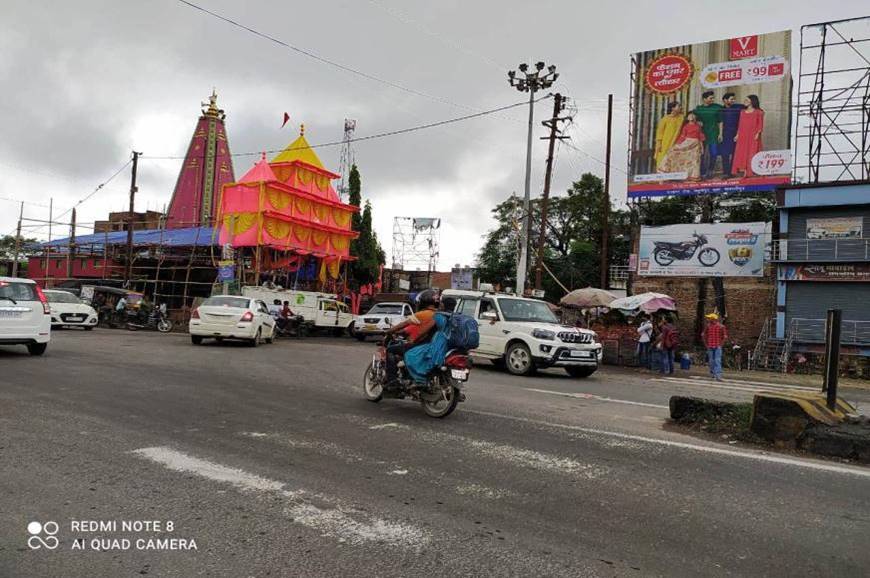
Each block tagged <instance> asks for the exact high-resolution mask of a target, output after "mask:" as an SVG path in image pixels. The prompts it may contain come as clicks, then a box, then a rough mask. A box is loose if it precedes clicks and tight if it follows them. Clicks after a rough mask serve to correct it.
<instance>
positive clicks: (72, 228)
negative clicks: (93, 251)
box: [66, 207, 76, 280]
mask: <svg viewBox="0 0 870 578" xmlns="http://www.w3.org/2000/svg"><path fill="white" fill-rule="evenodd" d="M75 247H76V210H75V207H73V210H72V220H70V222H69V243H68V245H67V249H66V278H67V280H68V279H72V276H73V275H72V269H73V265H72V264H73V252H74V251H75Z"/></svg>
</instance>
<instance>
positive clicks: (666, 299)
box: [608, 293, 677, 313]
mask: <svg viewBox="0 0 870 578" xmlns="http://www.w3.org/2000/svg"><path fill="white" fill-rule="evenodd" d="M608 307H610V308H611V309H620V310H622V311H635V310H638V309H640V310H641V311H643V312H644V313H655V312H656V311H659V310H660V309H665V310H667V311H676V310H677V303H676V301H674V298H673V297H671V296H669V295H665V294H664V293H641V294H639V295H631V296H629V297H623V298H622V299H616V300H615V301H613V302H611V303H610V305H608Z"/></svg>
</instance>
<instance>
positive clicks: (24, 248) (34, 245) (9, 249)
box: [0, 235, 40, 261]
mask: <svg viewBox="0 0 870 578" xmlns="http://www.w3.org/2000/svg"><path fill="white" fill-rule="evenodd" d="M18 245H19V246H18V259H19V260H20V259H25V258H27V257H29V256H31V255H36V254H38V253H39V252H40V249H39V241H37V240H36V239H34V238H30V237H21V241H20V242H19V244H18ZM14 258H15V235H3V236H2V237H0V260H3V261H11V260H12V259H14Z"/></svg>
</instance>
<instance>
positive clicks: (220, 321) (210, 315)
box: [188, 295, 275, 347]
mask: <svg viewBox="0 0 870 578" xmlns="http://www.w3.org/2000/svg"><path fill="white" fill-rule="evenodd" d="M188 331H189V332H190V341H191V342H192V343H193V344H194V345H199V344H200V343H202V340H203V339H204V338H206V337H213V338H215V339H216V340H218V341H223V340H224V339H242V340H244V341H247V342H248V343H250V345H251V346H253V347H256V346H258V345H259V344H260V343H261V342H263V341H265V342H266V343H272V339H273V338H274V336H275V319H274V318H273V317H272V316H271V315H270V314H269V308H268V307H266V304H265V303H263V302H262V301H261V300H259V299H251V298H250V297H238V296H235V295H213V296H212V297H209V298H208V299H206V300H205V301H203V303H202V305H200V306H199V307H197V308H196V309H194V310H193V313H192V314H191V316H190V324H189V325H188Z"/></svg>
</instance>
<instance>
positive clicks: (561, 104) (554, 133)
mask: <svg viewBox="0 0 870 578" xmlns="http://www.w3.org/2000/svg"><path fill="white" fill-rule="evenodd" d="M564 109H565V98H564V97H563V96H562V95H561V94H559V93H556V95H555V98H554V99H553V118H551V119H550V120H545V121H544V122H543V123H541V124H543V125H544V126H545V127H547V128H549V129H550V136H548V137H541V138H542V139H547V140H549V141H550V144H549V148H548V149H547V173H546V174H545V175H544V197H543V199H542V200H541V230H540V231H539V232H538V252H537V256H536V257H535V289H540V288H541V283H542V277H543V272H542V270H543V265H544V239H545V238H546V234H547V208H548V206H549V201H550V179H551V177H552V175H553V149H555V148H556V140H557V139H559V140H561V139H564V138H567V137H565V136H558V135H559V133H561V132H562V131H560V130H559V127H558V126H557V123H559V122H562V121H566V120H569V119H570V118H571V117H570V116H568V117H564V118H559V114H560V113H561V112H562V111H563V110H564Z"/></svg>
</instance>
